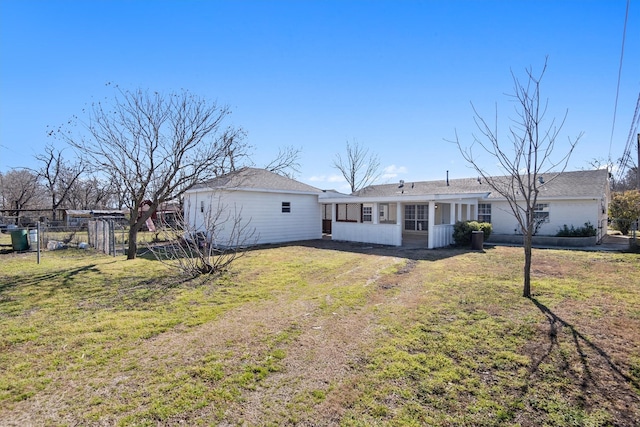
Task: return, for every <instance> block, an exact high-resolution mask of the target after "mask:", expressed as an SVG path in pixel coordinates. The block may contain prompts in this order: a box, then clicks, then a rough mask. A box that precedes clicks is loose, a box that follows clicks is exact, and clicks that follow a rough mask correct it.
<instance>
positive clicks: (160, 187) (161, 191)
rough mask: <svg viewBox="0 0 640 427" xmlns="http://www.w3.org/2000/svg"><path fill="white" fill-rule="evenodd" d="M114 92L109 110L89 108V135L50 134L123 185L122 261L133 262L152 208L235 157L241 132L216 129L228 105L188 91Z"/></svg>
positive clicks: (85, 125)
mask: <svg viewBox="0 0 640 427" xmlns="http://www.w3.org/2000/svg"><path fill="white" fill-rule="evenodd" d="M116 91H117V93H116V96H115V99H114V102H113V104H112V105H111V106H108V105H103V104H102V103H101V102H98V103H95V104H93V105H92V107H91V109H90V111H89V120H88V121H86V122H82V121H81V122H80V124H81V126H82V127H83V128H84V129H85V130H86V131H87V132H88V137H83V136H79V137H76V136H75V135H73V134H72V133H70V132H65V131H63V130H59V131H58V132H55V134H56V135H57V136H58V137H61V138H63V139H64V140H66V141H67V142H68V143H69V144H70V145H71V146H73V147H74V148H76V149H77V150H78V151H79V152H80V153H81V154H82V156H83V157H84V158H85V159H86V160H87V161H88V162H90V163H92V164H93V165H94V167H96V168H99V169H100V170H101V171H102V173H104V174H105V175H107V176H109V177H110V178H111V179H112V180H113V181H114V182H118V183H119V185H121V186H122V188H123V194H124V195H125V203H126V205H127V207H128V208H129V210H130V219H129V236H128V238H129V247H128V251H127V258H128V259H134V258H135V257H136V252H137V238H138V231H139V230H140V229H141V227H142V225H143V224H144V223H145V222H146V220H147V219H148V218H149V217H151V215H153V214H154V212H156V210H157V208H158V206H159V205H160V204H161V203H163V202H165V201H168V200H173V199H177V198H179V197H181V195H182V194H183V193H184V192H185V191H186V190H188V189H189V188H191V187H192V186H193V185H195V184H196V183H197V182H199V181H202V180H207V179H210V178H213V177H215V176H216V175H217V174H218V173H219V172H220V170H221V168H222V167H223V166H224V165H225V164H228V163H229V158H230V157H233V156H234V155H236V154H237V153H238V152H239V151H242V147H243V136H244V134H243V132H242V131H241V130H240V129H235V128H232V127H224V126H223V121H224V119H225V118H226V117H227V115H229V114H230V110H229V108H228V107H226V106H218V105H217V104H216V103H215V102H208V101H206V100H205V99H202V98H199V97H197V96H195V95H192V94H190V93H189V92H188V91H181V92H177V93H176V92H172V93H169V94H168V95H163V94H160V93H159V92H148V91H143V90H135V91H129V90H123V89H120V88H119V87H116ZM147 201H148V202H150V203H149V206H150V208H149V209H148V210H144V211H143V210H142V205H143V202H147Z"/></svg>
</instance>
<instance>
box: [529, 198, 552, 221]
mask: <svg viewBox="0 0 640 427" xmlns="http://www.w3.org/2000/svg"><path fill="white" fill-rule="evenodd" d="M533 218H534V219H535V220H536V222H537V223H543V222H549V204H548V203H536V205H535V206H534V207H533Z"/></svg>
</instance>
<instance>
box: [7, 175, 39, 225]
mask: <svg viewBox="0 0 640 427" xmlns="http://www.w3.org/2000/svg"><path fill="white" fill-rule="evenodd" d="M0 193H1V194H2V197H1V199H2V208H3V209H4V210H6V211H8V212H9V213H12V214H13V215H12V216H16V217H18V216H20V212H21V211H22V210H23V209H34V208H38V207H41V206H42V195H43V194H42V186H41V185H40V182H39V181H38V175H37V174H35V173H33V172H32V171H30V170H27V169H13V170H10V171H9V172H7V173H5V174H4V175H1V174H0Z"/></svg>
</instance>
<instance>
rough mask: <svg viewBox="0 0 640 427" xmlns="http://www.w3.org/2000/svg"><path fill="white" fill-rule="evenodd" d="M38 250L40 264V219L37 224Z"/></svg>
mask: <svg viewBox="0 0 640 427" xmlns="http://www.w3.org/2000/svg"><path fill="white" fill-rule="evenodd" d="M36 236H37V237H36V251H37V254H38V255H37V257H36V258H37V260H38V264H40V221H38V223H37V224H36Z"/></svg>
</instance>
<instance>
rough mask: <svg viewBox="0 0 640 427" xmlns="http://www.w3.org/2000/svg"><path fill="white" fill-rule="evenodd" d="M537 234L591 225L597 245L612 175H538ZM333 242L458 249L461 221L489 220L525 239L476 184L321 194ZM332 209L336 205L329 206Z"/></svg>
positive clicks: (487, 190)
mask: <svg viewBox="0 0 640 427" xmlns="http://www.w3.org/2000/svg"><path fill="white" fill-rule="evenodd" d="M540 179H541V181H540V183H539V185H538V187H539V189H540V192H539V193H538V200H537V204H536V206H535V208H536V213H535V215H536V216H537V217H538V218H540V223H541V225H540V227H539V229H538V232H537V235H539V236H553V235H555V234H556V233H557V232H558V231H559V230H560V229H561V228H562V227H563V226H564V225H567V226H568V227H571V226H574V227H576V228H578V227H582V226H584V225H585V223H590V224H591V225H592V226H593V227H595V228H596V229H597V230H598V233H599V234H598V240H599V239H601V238H602V237H603V236H604V234H606V228H607V211H608V202H609V180H608V172H607V171H606V170H595V171H593V170H592V171H576V172H563V173H560V174H556V173H550V174H542V175H540ZM320 202H321V203H323V205H324V207H323V215H325V212H327V211H329V212H331V213H332V214H333V217H332V218H331V220H332V222H331V231H332V236H333V238H334V239H337V240H347V241H357V242H366V243H380V244H386V245H395V246H401V245H403V244H405V243H407V242H411V244H413V245H415V244H418V245H424V246H425V247H427V248H438V247H444V246H448V245H450V244H451V243H453V237H452V235H453V224H454V223H455V222H456V221H465V220H476V219H477V220H480V221H485V222H490V223H491V224H492V227H493V233H494V235H518V234H520V230H519V227H518V225H517V221H516V219H515V218H514V216H513V213H512V211H511V208H510V207H509V204H508V203H507V201H506V200H505V199H504V198H503V197H501V196H500V195H499V194H497V193H496V192H495V191H493V190H492V188H491V187H490V186H489V185H487V183H486V182H482V180H480V179H477V178H473V179H470V178H465V179H452V180H449V179H447V180H441V181H426V182H403V181H401V182H400V183H398V184H385V185H372V186H369V187H366V188H364V189H362V190H360V191H357V192H355V193H353V194H352V195H351V196H350V197H349V198H344V197H335V196H324V197H323V196H321V197H320ZM328 206H331V207H330V208H329V207H328Z"/></svg>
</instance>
